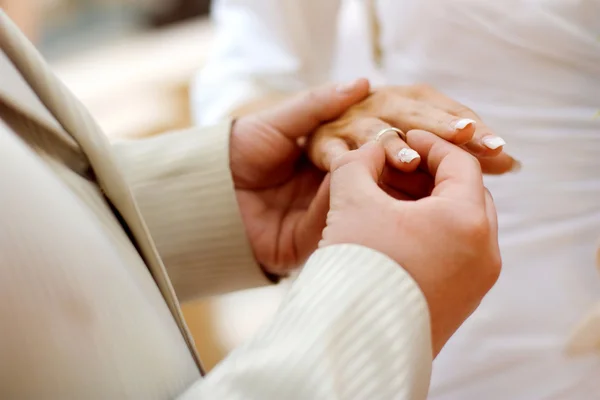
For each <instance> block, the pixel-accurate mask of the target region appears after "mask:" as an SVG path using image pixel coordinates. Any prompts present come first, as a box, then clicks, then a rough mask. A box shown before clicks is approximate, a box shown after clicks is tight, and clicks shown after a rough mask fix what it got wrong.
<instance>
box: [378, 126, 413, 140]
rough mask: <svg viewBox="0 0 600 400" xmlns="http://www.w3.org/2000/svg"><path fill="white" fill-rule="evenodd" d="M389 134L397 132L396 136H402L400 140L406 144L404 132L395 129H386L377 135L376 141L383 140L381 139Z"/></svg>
mask: <svg viewBox="0 0 600 400" xmlns="http://www.w3.org/2000/svg"><path fill="white" fill-rule="evenodd" d="M388 132H396V134H398V136H400V139H402V140H404V141H405V142H406V135H405V134H404V132H402V131H401V130H400V129H398V128H394V127H389V128H384V129H382V130H380V131H379V132H378V133H377V135H375V141H376V142H378V141H379V139H381V137H382V136H383V135H385V134H386V133H388Z"/></svg>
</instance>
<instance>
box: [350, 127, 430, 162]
mask: <svg viewBox="0 0 600 400" xmlns="http://www.w3.org/2000/svg"><path fill="white" fill-rule="evenodd" d="M392 127H393V126H392V125H390V124H388V123H387V122H385V121H383V120H381V119H379V118H359V119H356V120H354V121H353V122H352V124H350V126H349V127H348V129H351V130H352V132H348V133H342V135H344V136H345V137H347V138H350V139H351V141H352V142H353V144H354V145H355V146H356V147H360V146H362V145H364V144H366V143H368V142H370V141H372V140H374V139H376V140H377V141H378V142H379V143H381V144H382V145H383V148H384V150H385V155H386V159H387V161H388V162H389V163H390V165H392V166H394V167H395V168H397V169H399V170H400V171H404V172H412V171H414V170H416V169H417V167H418V166H419V162H420V161H421V156H420V155H419V153H417V152H416V151H414V150H413V149H411V148H410V146H409V145H408V144H406V142H405V141H404V140H402V138H400V136H399V135H398V133H396V132H394V131H389V132H386V133H384V134H383V135H382V136H380V137H379V138H377V135H378V133H379V132H381V131H383V130H384V129H389V128H392Z"/></svg>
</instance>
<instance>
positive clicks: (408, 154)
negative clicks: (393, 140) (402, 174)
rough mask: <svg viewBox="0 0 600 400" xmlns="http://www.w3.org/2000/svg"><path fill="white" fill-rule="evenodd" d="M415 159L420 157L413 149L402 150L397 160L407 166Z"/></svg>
mask: <svg viewBox="0 0 600 400" xmlns="http://www.w3.org/2000/svg"><path fill="white" fill-rule="evenodd" d="M417 158H421V156H420V155H419V153H417V152H416V151H414V150H413V149H407V148H403V149H402V150H400V151H399V152H398V159H400V161H401V162H403V163H405V164H409V163H410V162H411V161H412V160H416V159H417Z"/></svg>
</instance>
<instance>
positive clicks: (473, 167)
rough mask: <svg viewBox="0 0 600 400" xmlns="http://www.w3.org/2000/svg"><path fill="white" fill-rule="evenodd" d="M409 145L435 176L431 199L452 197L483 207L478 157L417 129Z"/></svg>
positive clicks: (411, 136)
mask: <svg viewBox="0 0 600 400" xmlns="http://www.w3.org/2000/svg"><path fill="white" fill-rule="evenodd" d="M407 138H408V144H409V145H410V146H411V147H412V148H413V149H415V150H416V151H417V152H419V154H420V155H421V158H422V159H423V161H424V162H423V163H421V165H422V166H424V167H425V168H426V169H427V170H428V171H429V173H430V174H431V175H432V176H434V177H435V188H434V189H433V191H432V196H440V197H451V198H455V199H462V200H468V201H472V202H475V203H477V204H481V205H483V203H484V187H483V176H482V172H481V166H480V165H479V162H478V161H477V159H476V158H475V157H473V156H472V155H471V154H469V153H467V152H466V151H465V150H463V149H461V148H460V147H458V146H455V145H453V144H451V143H449V142H447V141H445V140H443V139H441V138H439V137H438V136H436V135H434V134H432V133H430V132H426V131H419V130H414V131H410V132H408V133H407Z"/></svg>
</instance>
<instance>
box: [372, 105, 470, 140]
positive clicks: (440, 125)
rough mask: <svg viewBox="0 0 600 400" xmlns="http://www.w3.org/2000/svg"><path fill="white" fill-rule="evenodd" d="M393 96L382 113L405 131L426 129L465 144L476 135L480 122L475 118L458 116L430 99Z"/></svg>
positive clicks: (391, 123) (388, 120)
mask: <svg viewBox="0 0 600 400" xmlns="http://www.w3.org/2000/svg"><path fill="white" fill-rule="evenodd" d="M393 99H394V101H389V102H387V103H385V105H384V107H383V111H382V113H381V116H382V119H383V120H384V121H385V122H387V123H389V124H390V125H393V126H396V127H397V128H399V129H401V130H403V131H404V132H408V131H409V130H412V129H422V130H426V131H429V132H431V133H433V134H435V135H437V136H439V137H441V138H442V139H444V140H447V141H449V142H452V143H455V144H461V145H462V144H465V143H468V142H469V141H470V140H471V139H472V138H473V134H474V133H475V123H476V122H475V121H474V120H473V119H470V118H460V117H456V116H455V115H452V114H450V113H448V112H446V111H444V110H443V109H441V108H439V107H437V106H435V105H432V104H431V103H430V102H425V101H418V100H413V99H410V98H407V97H403V96H396V97H394V98H393ZM399 110H400V111H401V112H400V111H399Z"/></svg>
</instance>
